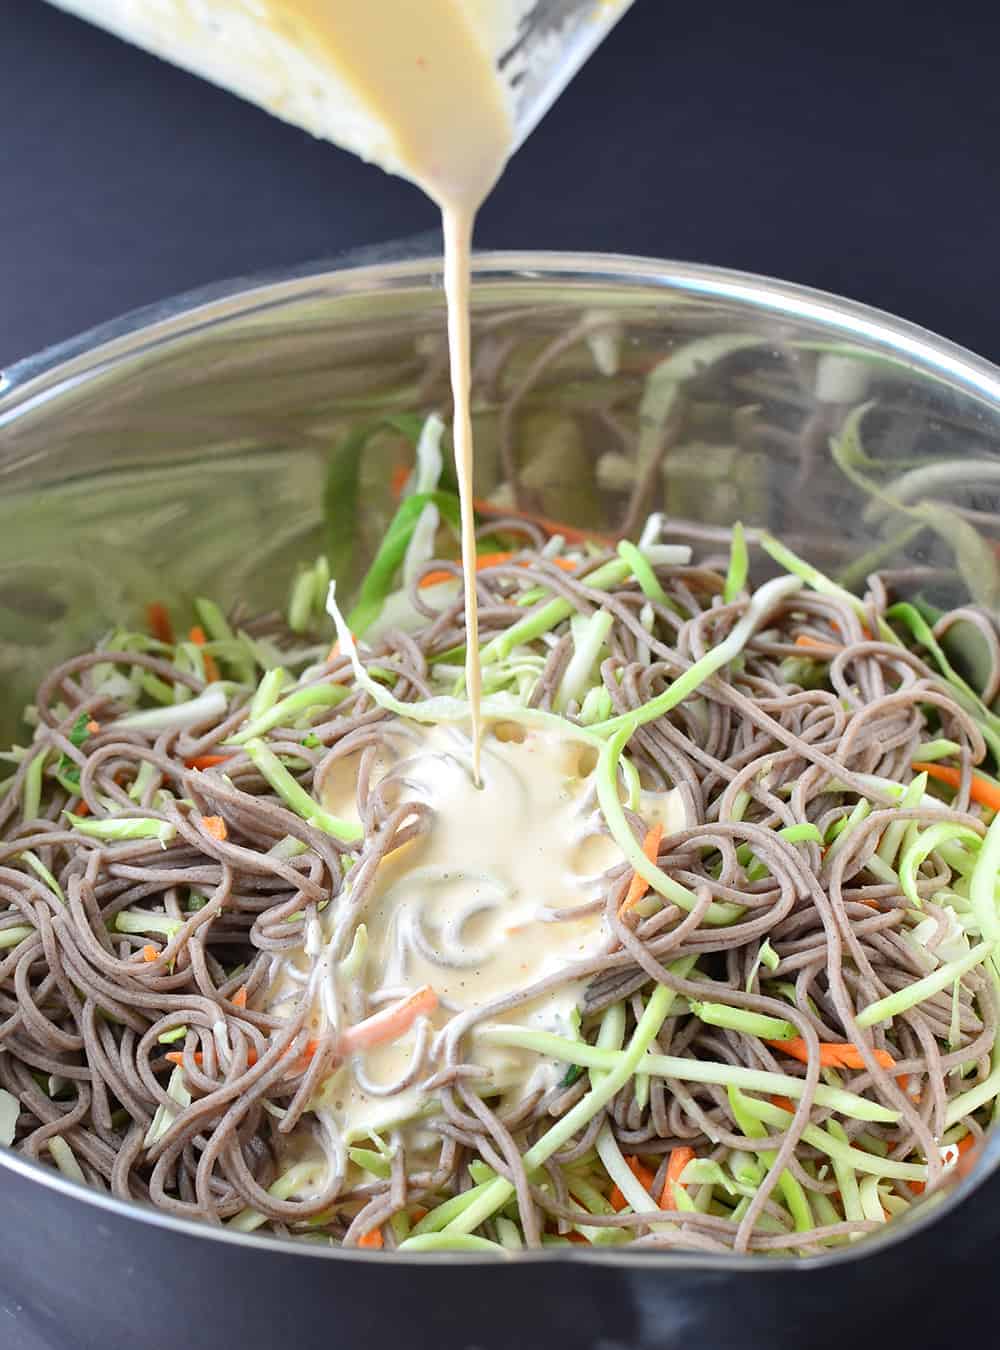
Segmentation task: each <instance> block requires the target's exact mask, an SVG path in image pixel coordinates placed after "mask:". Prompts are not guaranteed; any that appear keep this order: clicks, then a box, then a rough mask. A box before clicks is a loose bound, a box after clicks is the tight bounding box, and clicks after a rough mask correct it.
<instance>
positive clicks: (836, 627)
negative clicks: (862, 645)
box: [830, 619, 872, 642]
mask: <svg viewBox="0 0 1000 1350" xmlns="http://www.w3.org/2000/svg"><path fill="white" fill-rule="evenodd" d="M830 627H831V628H832V629H833V631H834V632H835V633H839V634H840V635H841V636H843V632H844V630H843V629H842V628H841V626H840V624H839V623H838V622H837V620H836V619H831V620H830ZM861 636H862V637H863V638H864V640H865V641H866V642H871V640H872V630H871V629H870V628H869V627H868V625H867V624H866V623H863V624H862V625H861Z"/></svg>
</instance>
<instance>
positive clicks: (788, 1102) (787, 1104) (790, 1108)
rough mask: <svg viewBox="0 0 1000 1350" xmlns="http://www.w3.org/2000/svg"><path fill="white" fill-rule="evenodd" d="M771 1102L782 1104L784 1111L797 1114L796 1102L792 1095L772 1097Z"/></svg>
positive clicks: (774, 1104)
mask: <svg viewBox="0 0 1000 1350" xmlns="http://www.w3.org/2000/svg"><path fill="white" fill-rule="evenodd" d="M771 1104H772V1105H773V1106H780V1107H781V1109H782V1111H787V1112H788V1113H789V1115H792V1116H794V1115H795V1103H794V1102H793V1101H792V1099H791V1098H790V1097H772V1098H771Z"/></svg>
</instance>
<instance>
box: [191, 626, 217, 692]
mask: <svg viewBox="0 0 1000 1350" xmlns="http://www.w3.org/2000/svg"><path fill="white" fill-rule="evenodd" d="M188 637H189V638H190V639H191V641H192V642H193V643H194V645H195V646H196V647H204V645H205V643H206V642H207V641H208V639H207V638H206V636H205V630H204V628H202V626H201V624H195V626H194V627H193V628H192V629H191V631H190V633H188ZM201 659H202V661H204V663H205V679H206V680H208V681H209V683H210V684H211V683H214V682H215V681H216V680H218V679H219V678H220V675H219V667H218V665H217V664H216V660H215V657H214V656H213V655H212V654H211V652H202V654H201Z"/></svg>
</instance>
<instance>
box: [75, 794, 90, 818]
mask: <svg viewBox="0 0 1000 1350" xmlns="http://www.w3.org/2000/svg"><path fill="white" fill-rule="evenodd" d="M75 814H76V815H78V816H89V815H90V807H89V806H88V805H87V803H86V802H85V801H84V800H83V798H82V797H81V798H80V801H79V803H78V804H77V808H76V812H75Z"/></svg>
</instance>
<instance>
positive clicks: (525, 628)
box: [482, 558, 631, 666]
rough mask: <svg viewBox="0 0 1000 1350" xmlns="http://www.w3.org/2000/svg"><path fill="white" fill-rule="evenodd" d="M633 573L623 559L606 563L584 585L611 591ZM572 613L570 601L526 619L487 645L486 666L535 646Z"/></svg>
mask: <svg viewBox="0 0 1000 1350" xmlns="http://www.w3.org/2000/svg"><path fill="white" fill-rule="evenodd" d="M630 571H631V569H630V567H629V565H628V563H627V562H624V561H623V560H622V559H620V558H616V559H612V561H611V562H607V563H605V564H604V566H603V567H598V568H596V569H595V570H594V571H593V572H591V573H590V575H589V576H587V577H584V578H583V584H584V585H585V586H590V587H591V589H592V590H595V591H610V590H611V589H612V588H613V587H615V586H618V585H620V584H621V582H623V581H624V580H625V578H626V577H627V576H628V574H629V572H630ZM572 613H573V606H572V605H571V604H570V603H569V601H568V600H550V601H549V603H548V604H547V605H543V606H542V608H541V609H540V610H538V612H537V613H535V614H527V615H525V617H524V618H523V619H521V620H519V621H518V622H517V623H515V624H512V625H511V627H510V628H508V629H506V630H505V631H504V632H503V633H501V634H500V635H499V636H498V637H495V638H494V639H493V641H492V642H488V643H487V644H486V646H485V647H484V648H483V650H482V661H483V665H484V666H488V665H493V664H494V663H495V662H496V661H501V660H503V659H504V658H506V657H508V656H509V655H510V654H511V652H512V651H513V650H514V648H515V647H519V646H520V645H521V644H522V643H526V642H534V640H535V638H538V637H541V635H542V634H543V633H548V632H550V631H551V630H552V629H553V628H555V626H556V625H557V624H560V623H562V621H563V619H568V618H569V616H570V615H571V614H572Z"/></svg>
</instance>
